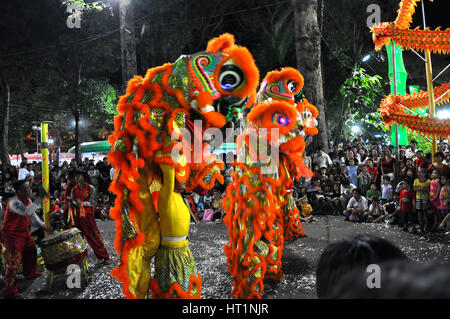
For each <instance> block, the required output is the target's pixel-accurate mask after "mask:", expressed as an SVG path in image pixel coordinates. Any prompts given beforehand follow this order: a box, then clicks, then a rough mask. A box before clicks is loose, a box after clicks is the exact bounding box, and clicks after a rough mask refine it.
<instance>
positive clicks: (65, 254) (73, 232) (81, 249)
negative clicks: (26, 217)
mask: <svg viewBox="0 0 450 319" xmlns="http://www.w3.org/2000/svg"><path fill="white" fill-rule="evenodd" d="M39 246H40V247H41V251H42V258H43V259H44V263H45V267H46V268H47V269H48V270H50V272H51V275H50V282H49V285H50V288H51V287H52V285H53V280H54V278H55V277H56V275H57V274H62V273H66V270H67V267H68V266H69V265H73V264H77V265H78V266H80V268H81V269H83V274H84V279H85V281H86V283H87V260H86V256H87V253H88V250H87V245H86V243H85V241H84V239H83V237H82V235H81V231H80V230H79V229H78V228H71V229H67V230H64V231H61V232H58V233H54V234H52V235H50V236H47V237H45V238H44V239H42V240H41V241H40V243H39Z"/></svg>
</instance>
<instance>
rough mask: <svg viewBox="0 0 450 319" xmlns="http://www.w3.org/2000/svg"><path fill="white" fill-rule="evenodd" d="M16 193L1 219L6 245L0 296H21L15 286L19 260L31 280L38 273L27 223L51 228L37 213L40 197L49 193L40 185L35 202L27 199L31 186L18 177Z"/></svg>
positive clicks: (33, 245) (15, 186)
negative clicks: (4, 272) (4, 267)
mask: <svg viewBox="0 0 450 319" xmlns="http://www.w3.org/2000/svg"><path fill="white" fill-rule="evenodd" d="M14 190H15V193H16V194H15V196H14V197H13V198H11V200H10V201H9V203H8V205H7V207H6V212H5V217H4V220H3V224H2V228H1V234H2V240H3V243H4V245H5V247H6V274H5V277H4V280H3V289H2V296H3V297H5V298H20V297H21V295H20V294H19V292H18V289H17V279H16V275H17V273H18V271H19V266H20V264H22V267H23V275H24V277H25V279H27V280H30V279H34V278H36V277H38V276H39V275H40V273H38V272H37V251H36V245H35V243H34V241H33V239H32V238H31V234H30V223H31V224H32V225H36V226H39V227H42V228H43V229H44V230H45V231H48V232H51V231H52V229H51V227H47V226H46V225H45V224H44V222H43V221H42V220H41V219H40V218H39V217H38V216H37V215H36V209H38V208H39V207H40V205H41V203H42V198H43V197H44V196H45V195H47V196H48V194H46V191H45V190H44V189H43V188H42V187H39V188H38V198H37V200H36V202H34V203H33V202H32V201H31V199H30V196H31V188H30V184H29V182H28V181H26V180H23V179H22V180H20V181H17V182H16V183H15V184H14Z"/></svg>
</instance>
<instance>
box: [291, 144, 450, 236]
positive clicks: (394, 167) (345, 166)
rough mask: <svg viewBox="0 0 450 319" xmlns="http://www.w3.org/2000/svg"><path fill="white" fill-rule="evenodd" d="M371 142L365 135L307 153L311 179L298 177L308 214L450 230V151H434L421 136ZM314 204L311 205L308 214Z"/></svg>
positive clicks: (299, 199)
mask: <svg viewBox="0 0 450 319" xmlns="http://www.w3.org/2000/svg"><path fill="white" fill-rule="evenodd" d="M394 153H395V152H394V147H393V146H392V145H386V146H381V145H378V144H372V145H367V144H366V143H364V142H363V141H362V140H361V139H357V140H354V141H353V142H351V143H350V142H346V143H343V144H341V145H340V146H339V147H338V146H333V147H331V149H330V152H329V153H328V154H327V153H325V152H324V151H323V150H322V149H321V148H318V149H316V150H314V151H313V152H311V151H310V152H306V153H305V154H304V163H305V165H306V166H308V167H309V168H310V169H311V170H312V171H313V174H314V175H313V176H312V177H311V178H302V179H301V180H299V181H294V191H293V194H294V198H295V199H296V202H297V206H298V208H299V210H300V211H301V212H302V215H303V217H309V216H310V215H311V214H312V215H315V214H318V215H324V214H333V215H343V216H344V218H345V220H346V221H352V222H368V223H379V222H386V223H388V224H390V225H398V226H399V227H401V230H403V231H411V232H413V233H427V232H440V231H443V232H446V234H449V230H450V217H449V216H450V214H448V211H449V208H450V167H449V166H448V165H449V164H450V150H449V149H447V148H446V147H445V146H444V145H443V146H442V147H441V148H440V150H439V151H438V152H437V153H436V154H435V156H434V162H433V161H432V155H431V153H428V154H424V151H423V150H419V149H417V141H415V140H412V141H411V142H410V144H409V145H408V146H400V148H399V156H398V159H397V158H396V156H395V155H394ZM306 204H308V205H309V206H310V207H311V208H312V210H311V209H307V212H306V213H304V212H303V211H302V209H303V208H304V207H305V205H306Z"/></svg>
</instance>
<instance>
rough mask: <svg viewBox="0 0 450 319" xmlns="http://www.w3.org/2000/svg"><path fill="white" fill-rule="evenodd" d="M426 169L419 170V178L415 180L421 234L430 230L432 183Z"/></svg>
mask: <svg viewBox="0 0 450 319" xmlns="http://www.w3.org/2000/svg"><path fill="white" fill-rule="evenodd" d="M427 173H428V170H427V169H426V167H421V168H419V171H418V172H417V178H416V179H415V180H414V191H415V192H416V210H417V214H418V217H419V228H420V231H421V232H424V231H425V230H426V229H428V218H427V212H428V201H429V197H430V183H431V181H430V180H429V179H428V178H427Z"/></svg>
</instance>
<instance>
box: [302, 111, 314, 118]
mask: <svg viewBox="0 0 450 319" xmlns="http://www.w3.org/2000/svg"><path fill="white" fill-rule="evenodd" d="M311 116H312V113H311V111H310V110H308V109H306V110H305V111H304V112H303V113H302V117H303V120H307V119H309V118H310V117H311Z"/></svg>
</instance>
